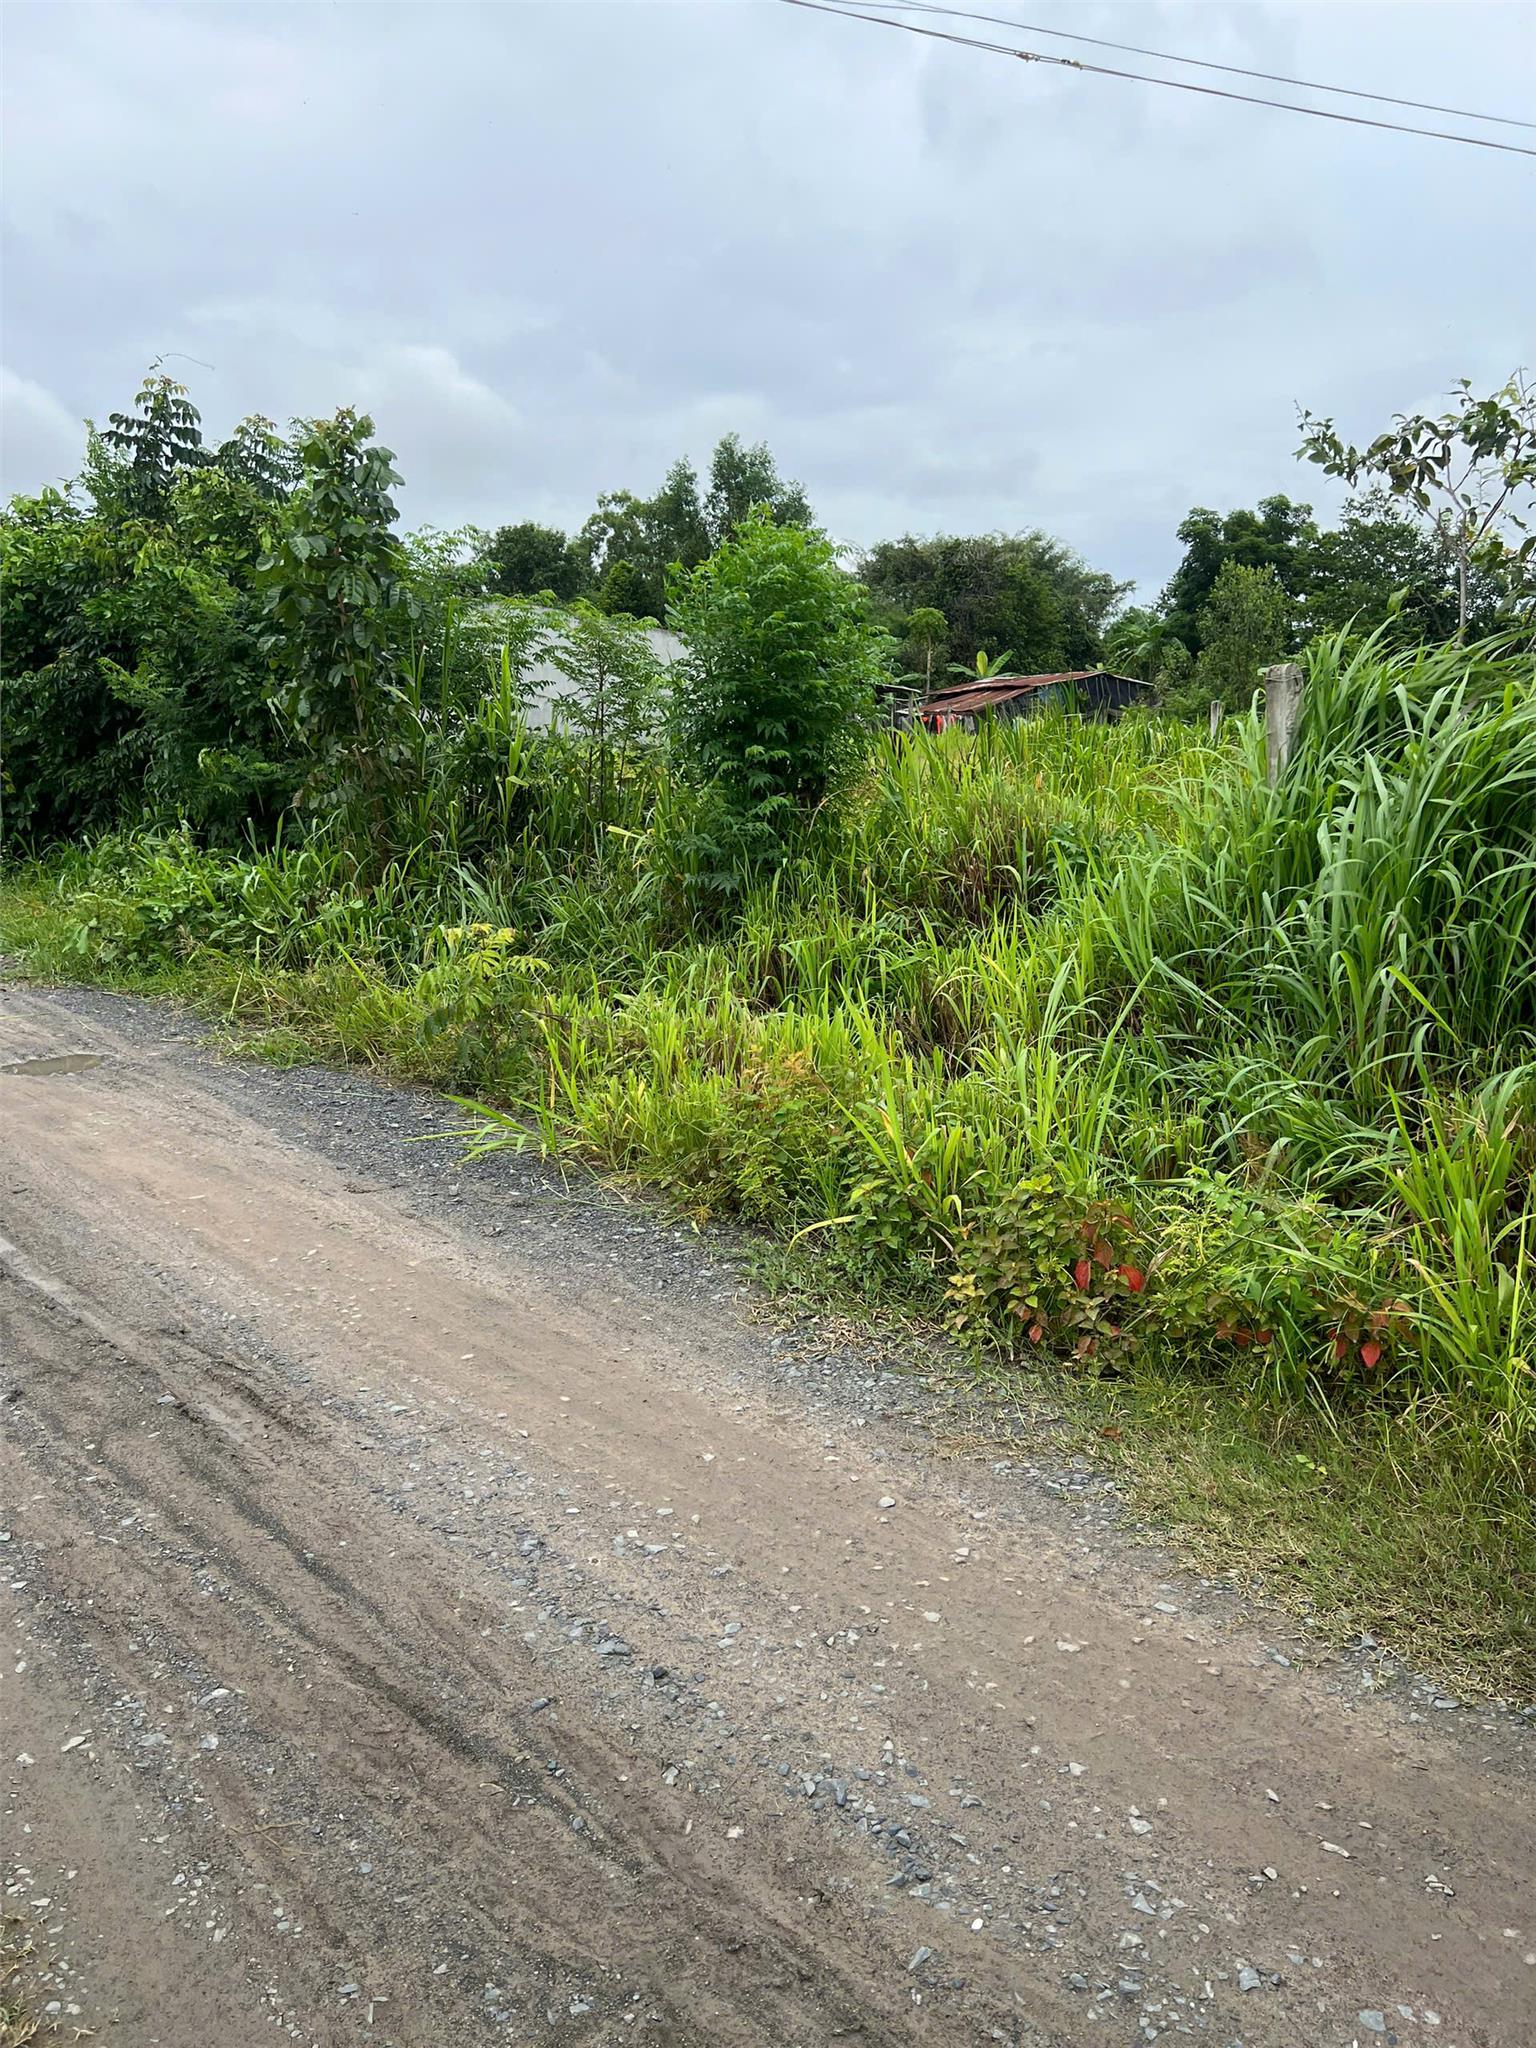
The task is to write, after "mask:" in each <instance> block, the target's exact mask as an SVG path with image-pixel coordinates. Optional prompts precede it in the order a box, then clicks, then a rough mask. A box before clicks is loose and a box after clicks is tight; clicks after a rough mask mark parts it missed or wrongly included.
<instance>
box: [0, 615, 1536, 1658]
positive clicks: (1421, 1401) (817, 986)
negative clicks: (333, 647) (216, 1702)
mask: <svg viewBox="0 0 1536 2048" xmlns="http://www.w3.org/2000/svg"><path fill="white" fill-rule="evenodd" d="M1308 667H1309V676H1308V682H1307V689H1306V694H1305V700H1304V703H1305V708H1304V712H1303V718H1302V723H1301V726H1300V728H1299V731H1298V734H1297V740H1296V746H1295V749H1294V751H1293V754H1292V758H1291V762H1290V764H1289V765H1288V767H1287V769H1286V772H1285V774H1284V775H1283V776H1282V777H1281V778H1280V780H1279V782H1278V783H1277V784H1276V785H1275V786H1274V787H1271V786H1270V785H1269V784H1268V782H1267V779H1266V777H1265V774H1264V770H1263V750H1262V733H1261V731H1260V729H1259V727H1258V724H1257V722H1256V721H1255V720H1254V719H1252V718H1249V719H1242V720H1229V721H1228V725H1227V727H1226V728H1225V729H1224V733H1223V737H1222V739H1221V742H1220V744H1215V745H1213V744H1212V743H1210V742H1209V741H1207V740H1206V739H1205V738H1204V737H1203V736H1197V735H1195V734H1193V733H1191V732H1190V731H1188V730H1187V729H1184V728H1180V727H1177V726H1175V725H1172V724H1169V723H1167V722H1165V721H1159V720H1155V719H1143V720H1137V719H1130V720H1126V721H1125V722H1123V723H1122V724H1121V725H1119V726H1116V727H1113V728H1109V729H1104V728H1093V727H1089V726H1086V725H1083V724H1080V723H1078V722H1076V721H1072V720H1068V719H1062V718H1051V717H1042V718H1039V719H1035V720H1030V721H1027V722H1026V723H1024V724H1022V725H1020V726H1016V727H1013V728H1002V729H998V728H992V727H988V728H985V729H984V730H983V731H982V732H981V733H980V734H977V735H976V736H974V737H972V736H969V735H965V734H961V733H945V734H943V735H941V736H939V737H937V738H931V737H924V736H916V737H914V738H911V739H909V740H907V741H905V742H894V741H893V742H890V743H878V744H875V745H874V746H873V747H872V749H871V751H870V754H869V757H868V760H867V762H866V764H865V767H864V770H863V773H862V775H861V777H860V779H859V780H858V781H857V783H856V784H855V785H854V786H853V787H852V788H850V789H849V790H847V791H846V792H845V793H844V795H843V797H842V799H841V801H840V803H839V804H838V805H836V806H834V807H829V808H825V809H823V810H821V811H818V812H817V813H816V814H814V815H812V816H809V817H807V818H806V819H805V820H804V821H803V826H802V829H801V831H800V833H799V836H798V837H797V839H796V840H795V841H794V843H793V844H792V845H791V846H790V847H789V849H788V852H787V855H786V858H785V860H784V861H783V863H782V864H781V865H780V866H779V867H778V868H777V870H776V871H774V872H773V873H771V874H766V875H762V876H759V878H758V879H757V880H756V882H755V883H753V884H752V885H751V886H749V887H747V888H746V889H745V890H744V892H743V893H740V894H738V895H737V896H736V897H734V898H733V899H732V902H731V905H730V908H729V911H728V913H726V912H722V911H721V910H720V908H719V906H718V904H717V905H716V907H715V908H714V909H713V910H710V909H709V908H707V907H706V908H704V909H702V910H701V909H700V908H699V907H698V905H697V904H694V905H693V907H691V908H690V906H689V902H688V891H687V887H686V886H685V880H686V878H685V877H683V878H680V874H679V869H678V865H677V849H678V847H679V845H682V844H684V843H685V842H686V822H687V821H686V818H682V816H681V812H680V810H679V806H680V804H681V803H682V798H681V797H680V795H679V793H678V792H677V791H676V790H670V791H669V790H667V789H666V787H665V780H664V778H658V777H656V776H655V775H654V774H649V775H647V777H645V778H642V780H643V781H644V783H645V785H646V786H647V787H649V788H650V790H651V795H650V797H649V798H644V799H643V798H642V795H641V793H640V788H641V785H640V782H637V784H636V786H635V788H634V789H633V790H632V791H631V797H632V798H633V804H634V807H633V810H632V812H627V813H626V819H627V822H626V823H625V825H624V827H623V830H622V831H621V832H618V833H616V834H615V835H614V836H613V837H611V839H610V840H608V841H606V842H604V843H603V844H601V845H600V846H599V847H597V848H596V849H594V847H593V845H592V844H591V835H590V833H589V832H588V831H587V830H586V827H585V824H584V822H583V820H584V813H583V811H582V807H581V803H580V801H579V793H578V792H576V791H575V790H567V791H566V792H565V795H564V796H561V795H560V789H561V787H563V785H559V783H558V778H559V776H560V775H561V774H562V773H563V772H564V770H563V769H562V766H561V760H562V758H563V757H561V756H559V755H558V754H557V755H556V756H554V757H552V759H551V760H550V761H549V762H547V763H545V764H544V766H543V767H542V768H539V767H538V764H537V763H536V762H535V761H534V759H533V756H532V754H530V756H529V758H528V760H527V761H525V763H524V766H525V768H526V769H527V770H528V773H529V774H530V775H533V774H535V773H537V774H539V775H543V776H545V777H546V779H547V778H549V777H553V778H555V781H554V783H552V784H551V785H550V787H549V788H546V789H545V790H544V793H543V796H542V797H541V800H540V803H539V805H538V806H537V812H538V817H539V819H540V820H541V822H540V824H539V826H538V829H537V831H533V830H532V829H531V828H530V830H529V831H527V832H525V833H524V835H523V836H522V837H521V838H518V839H516V840H509V841H508V842H506V843H505V844H502V845H500V846H499V847H496V846H492V847H481V848H480V849H479V850H478V851H476V852H475V853H474V854H473V855H472V856H471V855H468V854H466V852H465V850H464V845H463V843H462V842H461V839H456V838H454V836H453V835H452V834H447V835H434V834H433V832H432V830H431V824H432V818H433V816H434V802H435V798H434V795H433V792H432V791H431V790H429V789H423V790H416V791H413V792H409V793H408V794H409V795H410V815H411V816H412V817H414V818H419V820H420V821H421V824H422V832H423V834H424V836H422V837H420V838H419V839H417V840H416V841H415V842H414V843H413V844H412V846H411V850H410V851H409V852H408V853H406V854H402V855H391V856H390V857H388V858H381V857H378V856H376V855H375V854H374V852H373V851H372V849H371V847H369V846H368V845H367V844H363V845H361V846H360V845H359V844H358V843H357V842H356V841H355V839H351V838H349V837H348V836H347V833H346V829H345V827H344V826H339V825H337V824H336V822H335V821H334V820H332V821H330V822H327V821H326V820H324V819H320V820H312V821H311V822H310V824H309V825H308V826H305V827H292V828H285V829H284V831H283V832H281V833H279V834H278V835H277V836H276V838H275V839H274V840H273V841H272V842H271V843H268V844H264V845H259V846H258V845H255V844H250V845H247V846H246V847H245V848H244V849H243V850H241V851H238V852H236V851H231V850H218V849H214V848H210V847H208V846H205V845H202V844H200V843H199V842H198V841H197V840H195V839H194V838H193V837H192V836H191V835H190V834H188V833H187V832H185V831H161V832H153V831H147V830H146V831H141V832H138V833H132V834H126V835H114V836H110V837H108V838H106V839H103V840H101V841H99V842H97V843H96V844H95V845H93V846H91V847H88V848H72V849H67V850H66V851H64V852H63V853H62V854H60V855H58V856H57V857H56V858H55V859H54V860H53V861H52V862H51V863H50V864H49V865H48V866H47V867H46V868H39V869H21V870H16V871H14V872H13V873H12V874H11V875H10V877H9V878H8V879H7V880H6V881H5V883H4V886H3V891H0V942H3V943H6V944H8V945H10V946H11V947H12V948H14V949H17V950H19V951H20V953H21V954H22V955H23V956H24V959H25V961H26V963H27V966H28V969H29V971H31V972H32V973H34V974H37V975H40V976H44V977H49V976H51V977H54V978H58V979H61V980H72V979H73V980H88V981H94V982H97V983H99V984H103V985H106V986H112V987H119V988H125V989H134V990H139V991H143V992H147V993H151V994H162V995H171V996H175V997H178V998H179V999H181V1000H184V1001H188V1002H191V1003H193V1004H194V1005H195V1006H196V1007H197V1008H199V1009H200V1010H201V1011H202V1012H203V1013H204V1014H207V1015H209V1016H211V1017H214V1018H217V1019H218V1020H219V1021H220V1023H221V1024H222V1026H223V1028H224V1030H225V1032H226V1034H227V1037H228V1040H229V1042H230V1043H231V1044H234V1045H237V1046H238V1047H239V1048H240V1049H241V1050H243V1051H246V1052H248V1053H252V1054H255V1055H257V1056H260V1057H263V1058H267V1059H276V1060H300V1059H315V1060H319V1061H329V1062H333V1063H338V1064H349V1065H364V1066H368V1067H372V1068H376V1069H378V1070H379V1071H381V1072H385V1073H388V1074H390V1075H392V1076H395V1077H399V1078H403V1079H408V1080H412V1081H418V1082H422V1083H425V1084H427V1085H430V1086H432V1087H435V1088H437V1089H440V1090H442V1091H443V1092H444V1093H446V1094H449V1095H452V1096H454V1097H457V1098H459V1099H460V1100H461V1101H465V1102H467V1103H468V1104H470V1105H471V1107H470V1108H469V1110H468V1112H467V1115H468V1118H469V1125H470V1131H471V1134H472V1136H473V1138H474V1140H475V1142H476V1145H477V1147H478V1149H480V1150H482V1151H494V1150H496V1149H498V1148H499V1147H502V1146H508V1145H511V1146H517V1147H525V1146H529V1145H534V1146H537V1147H539V1148H541V1149H542V1150H544V1151H545V1152H546V1153H550V1154H555V1153H559V1154H562V1155H566V1156H576V1157H580V1158H582V1159H584V1160H586V1161H588V1162H589V1163H590V1164H592V1165H594V1166H595V1167H597V1168H598V1169H599V1170H600V1171H603V1172H606V1173H610V1174H617V1175H622V1176H624V1177H625V1178H627V1179H628V1180H630V1181H632V1182H633V1183H635V1184H637V1185H642V1186H644V1187H646V1188H648V1189H650V1190H651V1191H652V1192H653V1193H654V1194H656V1195H658V1196H659V1197H660V1198H661V1199H662V1200H664V1201H665V1202H667V1203H669V1204H670V1205H672V1206H673V1207H674V1208H676V1209H678V1210H681V1211H683V1212H685V1213H688V1214H690V1215H693V1216H695V1217H697V1218H699V1219H701V1220H702V1219H705V1218H709V1217H720V1218H725V1219H729V1220H730V1221H733V1222H735V1223H738V1224H743V1225H746V1226H748V1227H749V1229H752V1230H756V1231H758V1232H760V1233H762V1241H763V1243H764V1244H765V1245H772V1244H777V1245H778V1246H780V1247H781V1248H782V1249H781V1252H780V1253H779V1254H778V1255H777V1256H779V1258H780V1260H781V1270H780V1273H779V1280H780V1284H781V1285H784V1284H792V1285H793V1287H796V1288H802V1287H805V1286H809V1285H812V1284H814V1285H815V1286H817V1287H820V1288H821V1289H823V1290H824V1292H825V1293H826V1294H827V1296H828V1298H829V1299H831V1298H840V1299H843V1300H845V1301H857V1302H860V1303H863V1304H864V1305H865V1307H866V1309H867V1310H868V1311H869V1312H870V1313H890V1312H892V1311H893V1310H894V1311H898V1312H900V1313H902V1314H910V1315H911V1316H914V1317H916V1318H917V1319H919V1321H920V1322H921V1324H922V1325H923V1326H924V1327H927V1328H930V1329H933V1328H938V1327H940V1326H943V1327H944V1328H946V1329H947V1331H948V1333H949V1336H950V1339H951V1341H952V1342H957V1343H958V1344H959V1345H960V1346H961V1347H963V1348H964V1350H965V1351H966V1352H967V1353H968V1354H969V1355H970V1356H971V1358H972V1359H973V1360H974V1361H975V1363H974V1364H973V1365H972V1367H971V1368H970V1370H971V1377H972V1384H973V1385H983V1384H985V1385H988V1386H990V1387H991V1388H992V1390H993V1393H994V1396H995V1400H996V1405H997V1406H998V1408H999V1411H1000V1412H1001V1410H1002V1409H1003V1408H1004V1407H1005V1406H1006V1402H1007V1401H1008V1399H1010V1398H1012V1397H1013V1396H1015V1395H1017V1394H1018V1393H1019V1392H1020V1391H1021V1390H1025V1389H1036V1390H1046V1389H1048V1392H1047V1394H1046V1398H1047V1399H1048V1401H1049V1403H1050V1404H1051V1406H1052V1407H1057V1406H1061V1407H1063V1408H1064V1409H1067V1410H1070V1411H1071V1413H1072V1414H1073V1415H1074V1416H1076V1417H1077V1418H1078V1419H1077V1422H1076V1423H1075V1424H1074V1425H1073V1426H1074V1427H1075V1428H1077V1429H1078V1430H1079V1432H1080V1441H1081V1442H1082V1443H1084V1444H1085V1445H1088V1446H1089V1447H1090V1448H1091V1449H1092V1450H1093V1453H1094V1455H1095V1456H1097V1457H1098V1458H1100V1459H1101V1460H1106V1461H1108V1462H1111V1463H1115V1464H1118V1465H1119V1466H1120V1467H1121V1469H1122V1471H1123V1473H1124V1475H1125V1480H1126V1484H1127V1486H1128V1487H1129V1488H1131V1490H1132V1492H1133V1495H1134V1497H1135V1498H1136V1500H1137V1501H1138V1502H1140V1503H1142V1504H1143V1505H1144V1506H1145V1507H1146V1509H1147V1511H1148V1512H1149V1513H1155V1514H1156V1515H1157V1516H1158V1517H1159V1518H1160V1519H1163V1520H1165V1521H1167V1522H1168V1524H1169V1526H1170V1528H1171V1529H1176V1530H1178V1531H1180V1532H1182V1533H1180V1534H1179V1536H1178V1538H1177V1540H1178V1541H1180V1542H1182V1543H1183V1544H1185V1545H1186V1546H1187V1547H1188V1548H1189V1551H1190V1554H1191V1555H1199V1556H1200V1557H1202V1558H1205V1559H1208V1560H1215V1559H1217V1558H1224V1559H1225V1563H1224V1564H1223V1565H1222V1567H1221V1568H1222V1569H1223V1570H1225V1571H1227V1572H1229V1573H1236V1574H1238V1575H1239V1576H1243V1577H1250V1576H1251V1577H1253V1578H1255V1579H1262V1580H1263V1582H1264V1585H1265V1589H1266V1591H1268V1593H1269V1594H1270V1596H1271V1597H1273V1598H1278V1599H1281V1600H1283V1601H1288V1602H1291V1603H1293V1604H1294V1603H1297V1602H1303V1601H1306V1600H1311V1601H1312V1602H1313V1603H1314V1604H1315V1605H1316V1606H1317V1608H1318V1609H1319V1612H1320V1613H1326V1614H1327V1615H1331V1616H1335V1617H1337V1618H1338V1626H1339V1627H1341V1628H1343V1627H1346V1626H1354V1627H1358V1628H1364V1629H1365V1630H1367V1631H1368V1632H1369V1633H1371V1634H1372V1635H1375V1636H1377V1637H1378V1638H1380V1640H1382V1641H1383V1642H1390V1643H1392V1644H1393V1645H1394V1646H1399V1645H1408V1644H1412V1645H1413V1654H1414V1655H1415V1656H1416V1657H1417V1658H1418V1659H1419V1661H1420V1662H1422V1663H1423V1664H1424V1665H1425V1666H1426V1668H1431V1669H1433V1668H1437V1666H1438V1668H1440V1669H1442V1670H1444V1671H1445V1672H1446V1674H1447V1676H1448V1677H1449V1676H1450V1675H1451V1674H1452V1673H1457V1672H1459V1673H1460V1674H1461V1678H1460V1680H1459V1681H1458V1682H1460V1683H1470V1682H1471V1680H1472V1677H1473V1675H1474V1674H1479V1673H1480V1674H1481V1677H1480V1680H1479V1682H1480V1683H1481V1684H1482V1685H1484V1686H1485V1687H1487V1688H1490V1689H1493V1690H1500V1689H1508V1688H1510V1687H1514V1688H1515V1689H1517V1690H1525V1691H1530V1692H1536V1670H1533V1664H1536V1642H1533V1631H1532V1629H1531V1626H1530V1617H1531V1613H1532V1608H1533V1606H1536V1599H1533V1593H1532V1588H1533V1582H1536V1581H1533V1569H1532V1564H1533V1560H1532V1551H1533V1547H1536V1534H1533V1517H1532V1513H1531V1501H1532V1495H1533V1492H1536V1462H1533V1461H1536V667H1533V664H1532V663H1531V661H1530V659H1529V656H1528V655H1526V654H1522V653H1519V652H1516V651H1512V650H1511V649H1510V647H1509V646H1507V645H1503V644H1498V643H1488V644H1486V645H1484V646H1482V647H1459V646H1450V647H1445V648H1425V649H1417V650H1413V651H1411V652H1409V653H1406V654H1389V653H1386V652H1384V651H1383V650H1382V649H1381V648H1380V647H1377V646H1375V645H1373V644H1372V643H1370V642H1366V643H1364V645H1355V644H1350V643H1347V642H1346V641H1344V640H1343V639H1342V638H1341V639H1340V640H1338V641H1335V642H1322V643H1318V644H1316V645H1315V646H1314V648H1313V649H1312V650H1311V653H1310V654H1309V657H1308ZM442 798H443V804H442V808H443V810H444V815H445V816H449V817H453V816H457V815H458V813H457V812H456V811H455V810H454V809H453V804H454V801H455V799H454V794H453V791H452V790H444V791H443V792H442ZM560 818H565V819H566V821H567V825H566V826H562V827H560V828H559V830H558V831H557V830H556V829H555V827H554V825H552V824H551V820H558V819H560ZM680 820H681V822H680ZM567 827H568V828H569V830H568V831H567ZM578 828H579V829H578ZM562 832H565V833H566V835H567V836H566V837H561V833H562ZM570 834H574V835H575V836H574V837H571V836H570ZM680 835H681V836H680ZM398 837H399V835H395V838H396V839H398ZM393 843H395V840H394V839H392V840H391V844H393ZM476 1105H478V1107H476ZM1106 1432H1107V1433H1106ZM1522 1638H1523V1641H1522Z"/></svg>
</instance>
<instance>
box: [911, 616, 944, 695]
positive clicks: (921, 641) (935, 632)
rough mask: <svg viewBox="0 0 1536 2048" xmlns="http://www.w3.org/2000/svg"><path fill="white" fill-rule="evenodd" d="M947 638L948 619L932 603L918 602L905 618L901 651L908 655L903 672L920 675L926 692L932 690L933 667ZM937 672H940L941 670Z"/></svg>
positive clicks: (916, 676)
mask: <svg viewBox="0 0 1536 2048" xmlns="http://www.w3.org/2000/svg"><path fill="white" fill-rule="evenodd" d="M948 641H949V621H948V620H947V619H946V618H945V616H944V614H943V613H942V612H941V611H937V610H935V608H934V607H933V606H932V605H929V604H920V605H919V606H918V607H917V609H916V610H915V611H914V612H913V613H912V614H911V616H910V617H909V618H908V620H907V624H906V630H905V632H904V634H903V635H902V639H901V651H902V653H903V654H907V655H910V657H911V659H910V661H909V663H908V664H907V673H908V674H909V675H911V676H912V677H913V678H914V680H915V679H918V678H921V681H922V685H923V689H924V691H925V692H926V693H929V694H931V693H932V690H933V666H934V663H935V661H937V660H938V659H939V658H940V656H941V655H942V654H943V653H944V650H945V648H946V646H947V645H948ZM940 673H941V674H942V673H943V671H942V669H941V670H940Z"/></svg>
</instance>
